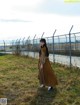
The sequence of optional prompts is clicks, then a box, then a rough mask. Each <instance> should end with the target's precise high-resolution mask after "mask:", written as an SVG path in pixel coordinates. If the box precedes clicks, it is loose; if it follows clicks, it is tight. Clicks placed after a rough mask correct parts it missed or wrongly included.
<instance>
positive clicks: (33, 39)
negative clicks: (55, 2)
mask: <svg viewBox="0 0 80 105" xmlns="http://www.w3.org/2000/svg"><path fill="white" fill-rule="evenodd" d="M35 37H36V34H35V36H34V38H33V52H34V58H35V46H34V44H35V43H34V40H35Z"/></svg>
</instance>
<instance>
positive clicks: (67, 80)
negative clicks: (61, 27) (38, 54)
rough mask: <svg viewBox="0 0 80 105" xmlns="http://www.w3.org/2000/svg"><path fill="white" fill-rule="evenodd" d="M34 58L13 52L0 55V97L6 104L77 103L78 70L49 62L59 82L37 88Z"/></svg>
mask: <svg viewBox="0 0 80 105" xmlns="http://www.w3.org/2000/svg"><path fill="white" fill-rule="evenodd" d="M37 63H38V61H37V60H35V59H33V58H28V57H17V56H14V55H5V56H0V98H4V97H6V98H7V99H8V105H80V70H79V69H69V68H67V67H64V66H61V65H59V64H52V67H53V69H54V71H55V73H56V75H57V77H58V81H59V85H58V86H57V87H56V88H55V89H54V90H53V91H51V92H48V91H47V88H43V89H40V88H39V82H38V79H37V75H38V68H37Z"/></svg>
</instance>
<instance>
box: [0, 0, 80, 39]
mask: <svg viewBox="0 0 80 105" xmlns="http://www.w3.org/2000/svg"><path fill="white" fill-rule="evenodd" d="M65 1H66V0H0V40H16V39H20V38H21V39H22V38H24V37H25V39H27V38H28V36H30V38H31V39H32V38H33V37H34V36H35V34H36V38H40V37H41V35H42V33H43V32H44V37H46V36H52V34H53V32H54V30H55V29H57V32H56V34H55V35H59V34H60V35H61V34H65V33H69V30H70V28H71V26H72V25H74V27H73V30H72V32H79V31H80V2H79V1H80V0H75V1H76V2H65ZM68 1H69V0H68ZM77 1H78V2H77Z"/></svg>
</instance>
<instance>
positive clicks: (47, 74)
mask: <svg viewBox="0 0 80 105" xmlns="http://www.w3.org/2000/svg"><path fill="white" fill-rule="evenodd" d="M40 47H41V49H40V52H39V63H38V68H39V81H40V84H41V86H40V87H45V86H48V90H51V89H53V87H55V86H56V85H57V84H58V82H57V78H56V76H55V74H54V72H53V70H52V68H51V65H50V62H49V58H48V57H49V52H48V48H47V45H46V40H45V39H41V40H40Z"/></svg>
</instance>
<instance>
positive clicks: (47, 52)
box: [39, 38, 49, 57]
mask: <svg viewBox="0 0 80 105" xmlns="http://www.w3.org/2000/svg"><path fill="white" fill-rule="evenodd" d="M40 42H44V45H43V46H41V47H44V46H45V47H46V55H45V56H47V57H48V56H49V51H48V47H47V44H46V40H45V39H43V38H41V39H40ZM40 55H41V49H40V51H39V56H40Z"/></svg>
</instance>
